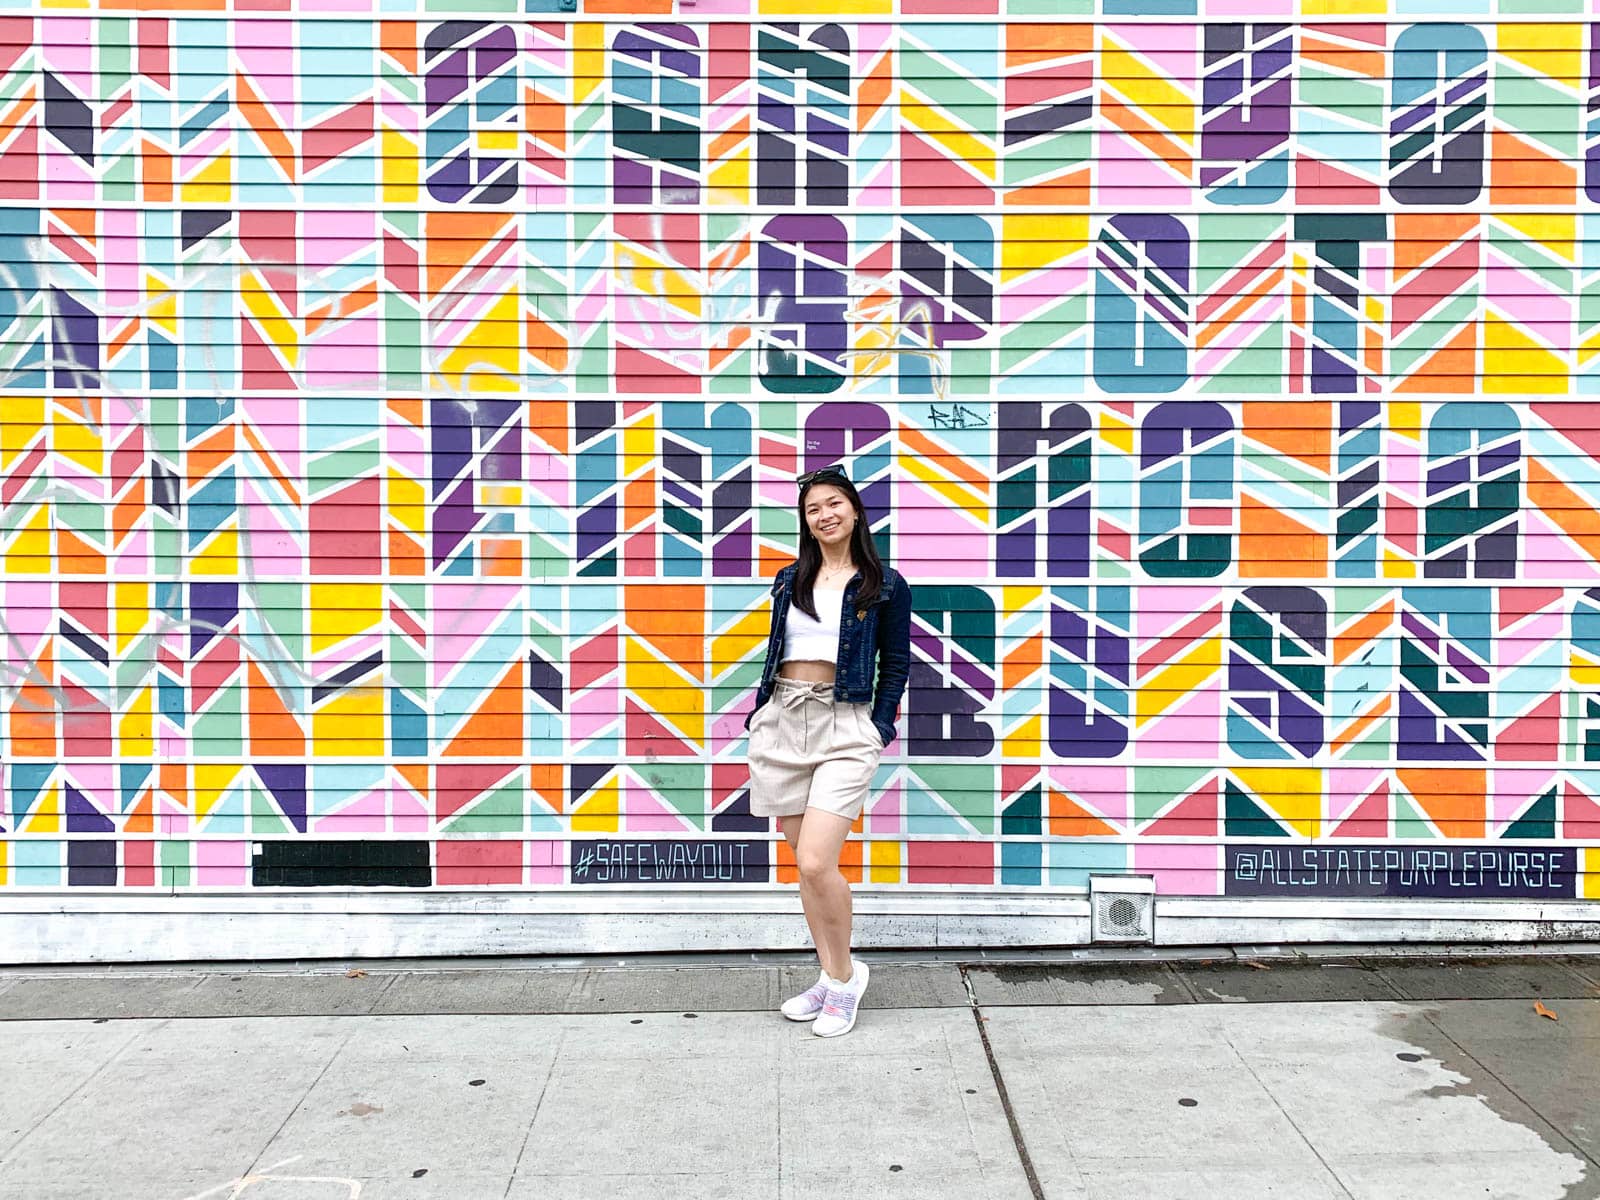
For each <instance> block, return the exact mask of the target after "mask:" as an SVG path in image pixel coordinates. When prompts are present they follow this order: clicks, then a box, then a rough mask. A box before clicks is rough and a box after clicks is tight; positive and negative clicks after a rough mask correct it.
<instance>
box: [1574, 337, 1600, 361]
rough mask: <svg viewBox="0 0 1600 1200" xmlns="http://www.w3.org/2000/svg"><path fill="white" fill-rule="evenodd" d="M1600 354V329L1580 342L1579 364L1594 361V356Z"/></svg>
mask: <svg viewBox="0 0 1600 1200" xmlns="http://www.w3.org/2000/svg"><path fill="white" fill-rule="evenodd" d="M1596 354H1600V330H1597V331H1596V332H1594V333H1592V334H1590V335H1589V336H1588V337H1586V338H1584V339H1583V341H1581V342H1579V343H1578V365H1579V366H1582V365H1584V364H1585V363H1588V362H1592V361H1594V356H1595V355H1596Z"/></svg>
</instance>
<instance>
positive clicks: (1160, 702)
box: [1134, 637, 1222, 727]
mask: <svg viewBox="0 0 1600 1200" xmlns="http://www.w3.org/2000/svg"><path fill="white" fill-rule="evenodd" d="M1221 661H1222V639H1221V638H1216V637H1209V638H1205V639H1204V640H1202V641H1200V642H1198V643H1196V644H1195V646H1194V647H1193V648H1192V649H1191V650H1190V651H1189V652H1188V653H1187V654H1185V655H1183V657H1181V658H1179V659H1178V660H1177V661H1176V662H1173V663H1171V664H1169V665H1168V666H1165V667H1162V668H1161V670H1160V671H1158V672H1156V674H1154V675H1152V676H1151V677H1150V678H1149V679H1147V680H1145V681H1144V682H1142V683H1140V684H1139V690H1138V692H1137V693H1135V695H1136V696H1137V705H1136V708H1137V712H1136V715H1135V718H1134V725H1135V726H1136V727H1137V726H1139V725H1143V724H1144V723H1145V722H1146V721H1150V720H1153V719H1155V718H1156V717H1159V716H1160V715H1161V714H1162V713H1164V712H1166V711H1167V709H1169V708H1171V707H1172V706H1173V705H1174V704H1176V703H1178V701H1180V700H1186V699H1188V697H1189V693H1190V692H1192V691H1194V690H1195V689H1196V688H1197V687H1199V686H1200V685H1201V684H1202V683H1204V682H1205V681H1206V680H1207V679H1209V678H1210V677H1211V676H1212V675H1215V674H1216V673H1217V671H1218V670H1219V669H1220V668H1219V666H1218V664H1219V663H1221Z"/></svg>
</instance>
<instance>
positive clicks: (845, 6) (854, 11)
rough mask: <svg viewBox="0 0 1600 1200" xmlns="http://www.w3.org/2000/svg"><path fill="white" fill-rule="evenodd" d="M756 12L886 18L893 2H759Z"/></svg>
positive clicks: (869, 0) (782, 15) (832, 0)
mask: <svg viewBox="0 0 1600 1200" xmlns="http://www.w3.org/2000/svg"><path fill="white" fill-rule="evenodd" d="M758 11H760V12H761V13H762V15H764V16H774V17H805V16H810V15H812V14H819V15H827V16H830V17H887V16H888V15H889V14H891V13H892V12H894V0H761V6H760V8H759V10H758Z"/></svg>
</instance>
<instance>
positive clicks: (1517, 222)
mask: <svg viewBox="0 0 1600 1200" xmlns="http://www.w3.org/2000/svg"><path fill="white" fill-rule="evenodd" d="M1524 28H1526V26H1524ZM1495 219H1496V220H1498V221H1500V222H1501V223H1502V224H1504V225H1506V226H1507V227H1509V228H1510V229H1512V230H1514V231H1515V232H1517V233H1518V234H1520V235H1521V236H1522V239H1523V240H1524V241H1528V242H1538V243H1539V245H1541V246H1543V247H1544V248H1545V249H1546V250H1548V251H1550V253H1551V254H1554V255H1557V256H1559V257H1560V258H1563V259H1565V260H1566V261H1567V262H1575V261H1576V258H1575V255H1576V252H1577V251H1576V243H1577V239H1578V218H1577V216H1576V215H1575V214H1573V213H1496V214H1495Z"/></svg>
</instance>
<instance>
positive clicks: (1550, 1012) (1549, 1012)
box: [1533, 1000, 1561, 1021]
mask: <svg viewBox="0 0 1600 1200" xmlns="http://www.w3.org/2000/svg"><path fill="white" fill-rule="evenodd" d="M1533 1011H1534V1012H1536V1013H1538V1014H1539V1015H1540V1016H1541V1017H1544V1018H1546V1019H1547V1020H1551V1021H1559V1020H1561V1018H1560V1017H1558V1016H1556V1014H1555V1010H1554V1009H1549V1008H1546V1007H1545V1006H1544V1004H1543V1003H1542V1002H1540V1001H1538V1000H1535V1001H1534V1002H1533Z"/></svg>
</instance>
